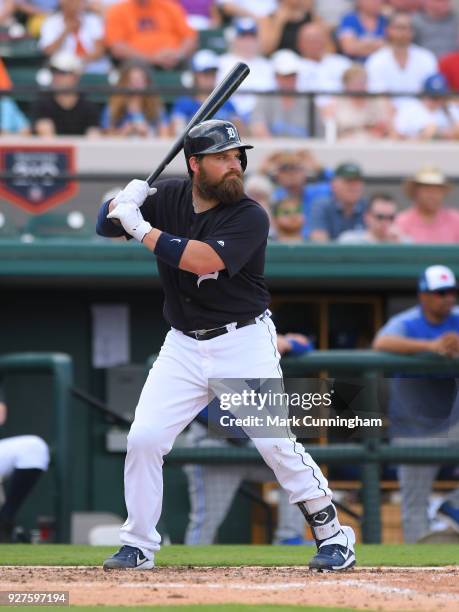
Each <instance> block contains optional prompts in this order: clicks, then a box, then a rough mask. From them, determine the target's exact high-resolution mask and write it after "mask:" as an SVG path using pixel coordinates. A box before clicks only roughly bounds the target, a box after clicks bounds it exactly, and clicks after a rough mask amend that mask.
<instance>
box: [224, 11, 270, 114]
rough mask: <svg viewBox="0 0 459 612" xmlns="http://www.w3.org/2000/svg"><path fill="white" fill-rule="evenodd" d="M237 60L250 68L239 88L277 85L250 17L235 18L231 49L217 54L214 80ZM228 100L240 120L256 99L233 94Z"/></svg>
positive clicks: (256, 89) (259, 89)
mask: <svg viewBox="0 0 459 612" xmlns="http://www.w3.org/2000/svg"><path fill="white" fill-rule="evenodd" d="M237 62H244V63H246V64H247V65H248V67H249V68H250V74H249V76H248V77H247V78H246V79H245V81H244V82H243V83H242V84H241V86H240V87H239V90H238V91H239V92H243V91H244V90H245V91H255V92H263V91H273V90H274V89H275V88H276V82H275V79H274V69H273V67H272V64H271V62H270V60H268V59H266V58H265V57H263V56H262V55H261V54H260V43H259V39H258V27H257V24H256V22H255V21H254V20H253V19H249V18H244V19H238V20H237V21H235V31H234V37H233V40H232V41H231V44H230V50H229V52H228V53H225V54H223V55H221V56H220V63H219V67H218V73H217V82H218V81H220V80H221V79H222V78H224V77H225V76H226V74H227V73H228V72H229V70H230V69H231V68H232V67H233V66H234V64H235V63H237ZM231 101H232V102H233V104H234V106H235V107H236V110H237V112H238V114H239V115H240V117H241V119H242V121H244V122H248V121H249V120H250V114H251V112H252V111H253V109H254V108H255V104H256V103H257V97H256V95H250V94H247V95H244V94H242V95H236V96H233V97H232V99H231Z"/></svg>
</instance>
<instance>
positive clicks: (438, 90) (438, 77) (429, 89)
mask: <svg viewBox="0 0 459 612" xmlns="http://www.w3.org/2000/svg"><path fill="white" fill-rule="evenodd" d="M422 91H423V93H429V94H446V93H448V91H449V87H448V81H447V80H446V79H445V77H444V76H443V75H442V74H441V73H440V72H437V73H436V74H432V75H431V76H430V77H428V78H427V79H426V80H425V81H424V86H423V88H422Z"/></svg>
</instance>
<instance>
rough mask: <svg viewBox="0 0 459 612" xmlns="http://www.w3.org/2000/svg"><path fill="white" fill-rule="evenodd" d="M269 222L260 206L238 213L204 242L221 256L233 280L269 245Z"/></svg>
mask: <svg viewBox="0 0 459 612" xmlns="http://www.w3.org/2000/svg"><path fill="white" fill-rule="evenodd" d="M268 233H269V219H268V215H267V214H266V212H265V211H264V210H263V208H262V207H261V206H259V205H258V204H256V205H255V204H254V205H253V206H250V207H247V208H245V209H243V210H241V211H237V212H236V214H234V215H233V216H232V217H231V218H230V219H226V220H225V221H224V222H222V224H221V226H220V227H217V228H215V230H214V231H213V233H212V236H210V237H208V238H206V239H205V240H203V242H205V243H206V244H208V245H209V246H211V247H212V248H213V249H214V251H215V252H216V253H217V254H218V255H219V256H220V257H221V259H222V260H223V263H224V264H225V268H226V270H227V272H228V275H229V276H230V277H232V276H234V275H235V274H237V273H238V272H239V271H240V270H241V269H242V268H243V267H244V266H245V265H246V264H247V262H248V261H249V260H250V259H251V257H252V255H253V254H254V253H255V252H256V250H257V249H258V248H260V247H261V246H262V245H263V243H265V242H266V240H267V238H268Z"/></svg>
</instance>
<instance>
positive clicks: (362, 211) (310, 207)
mask: <svg viewBox="0 0 459 612" xmlns="http://www.w3.org/2000/svg"><path fill="white" fill-rule="evenodd" d="M403 189H404V192H405V196H406V198H407V199H408V202H409V205H408V207H406V206H405V207H402V206H401V203H400V202H398V201H397V198H396V197H395V196H394V195H393V194H392V193H389V192H381V191H373V192H372V190H371V189H370V188H369V185H368V184H367V182H366V180H365V176H364V173H363V171H362V168H361V167H360V166H359V165H358V164H357V163H354V162H353V161H352V160H349V161H345V162H343V163H340V164H339V165H338V166H337V167H335V168H323V167H321V166H320V164H319V163H318V161H317V160H316V159H315V158H314V156H313V155H312V154H311V153H310V152H308V151H306V150H296V151H294V150H289V151H281V152H278V153H276V154H274V155H271V156H270V157H268V158H267V159H266V160H264V162H263V163H262V164H261V166H260V168H258V169H257V172H255V173H254V174H249V175H248V176H247V177H246V192H247V194H248V195H249V196H250V197H252V198H253V199H255V200H257V201H258V202H259V203H260V204H261V205H262V206H263V207H264V208H265V210H266V211H267V212H268V215H269V217H270V221H271V230H270V236H269V237H270V240H271V241H273V242H277V243H290V244H291V243H296V244H300V243H305V242H314V243H330V242H337V243H339V244H368V245H369V244H416V243H418V244H457V243H459V212H458V211H457V210H456V209H455V208H453V207H450V206H448V204H447V202H446V199H447V195H448V193H449V191H450V190H451V185H450V183H449V182H448V180H447V178H446V176H445V175H444V174H443V173H442V172H441V171H440V170H439V169H438V168H436V167H434V166H424V167H421V168H420V169H419V170H418V171H417V172H416V173H415V174H414V176H412V177H410V178H409V179H407V180H406V181H405V183H404V185H403Z"/></svg>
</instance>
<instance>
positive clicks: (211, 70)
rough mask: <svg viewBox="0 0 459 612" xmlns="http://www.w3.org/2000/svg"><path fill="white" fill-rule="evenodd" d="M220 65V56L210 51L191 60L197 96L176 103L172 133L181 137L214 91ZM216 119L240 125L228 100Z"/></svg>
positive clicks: (197, 53)
mask: <svg viewBox="0 0 459 612" xmlns="http://www.w3.org/2000/svg"><path fill="white" fill-rule="evenodd" d="M218 65H219V59H218V55H217V54H216V53H214V52H213V51H211V50H210V49H200V50H199V51H197V52H196V53H195V54H194V55H193V58H192V60H191V70H192V75H193V87H194V88H195V89H196V94H191V93H190V95H188V96H181V97H180V98H177V100H176V101H175V103H174V105H173V107H172V110H171V114H170V123H171V130H172V133H173V134H175V135H179V134H181V133H182V131H183V129H184V128H185V126H186V125H187V123H188V122H189V121H190V119H191V118H192V117H193V115H194V114H195V113H196V111H197V110H198V109H199V107H200V106H201V104H202V102H203V101H204V100H205V99H206V98H207V96H208V94H209V93H210V92H211V91H212V90H213V89H214V87H215V85H216V82H217V69H218ZM214 119H221V120H223V121H232V122H233V123H236V124H238V123H240V121H239V118H238V114H237V111H236V108H235V106H234V104H233V103H232V102H231V100H228V101H227V102H225V104H223V106H222V107H221V108H220V109H219V110H218V111H217V113H216V114H215V116H214Z"/></svg>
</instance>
